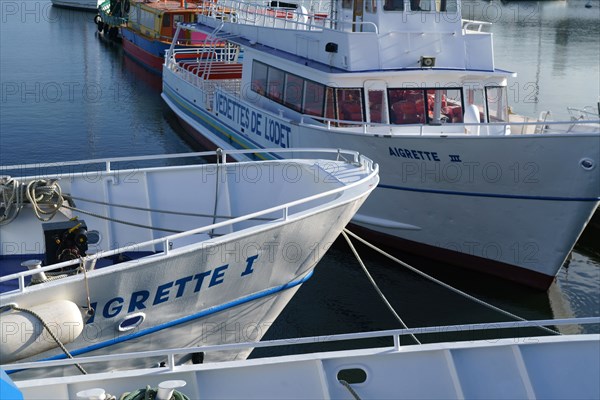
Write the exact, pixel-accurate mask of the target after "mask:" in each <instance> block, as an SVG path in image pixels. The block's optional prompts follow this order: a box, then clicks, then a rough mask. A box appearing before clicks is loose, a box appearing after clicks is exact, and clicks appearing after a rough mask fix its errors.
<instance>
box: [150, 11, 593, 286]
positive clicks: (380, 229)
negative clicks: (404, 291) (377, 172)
mask: <svg viewBox="0 0 600 400" xmlns="http://www.w3.org/2000/svg"><path fill="white" fill-rule="evenodd" d="M212 7H213V8H212V10H211V11H204V12H203V13H202V14H200V15H199V16H198V21H199V23H198V24H196V25H194V26H184V27H182V28H185V29H190V30H192V31H196V32H200V33H202V34H209V35H211V36H212V38H210V37H209V39H207V40H206V42H205V43H204V45H203V46H202V47H199V48H198V49H197V50H196V54H197V59H196V60H190V59H188V60H182V58H183V57H184V56H187V57H189V56H190V55H191V54H193V52H191V51H187V50H177V49H171V51H170V54H169V55H168V57H167V59H166V62H165V65H164V70H163V94H162V96H163V98H164V100H165V101H166V103H167V104H168V105H169V106H170V107H171V109H173V110H174V111H175V113H176V114H177V115H178V117H179V119H180V120H181V121H182V122H183V124H184V126H185V127H186V129H187V131H188V132H189V134H190V136H191V137H192V138H193V139H195V140H196V141H198V142H200V143H202V144H204V145H211V146H220V147H223V148H228V149H234V148H265V147H272V146H279V147H282V148H290V147H306V146H315V145H318V146H323V145H325V146H334V147H338V146H343V147H349V148H352V149H354V150H359V151H361V152H363V153H364V154H366V155H368V156H369V157H370V158H372V159H373V160H375V161H377V162H378V163H379V164H380V166H381V183H380V185H379V187H378V188H377V190H376V191H375V192H374V193H373V195H372V196H371V197H370V198H369V200H368V201H367V202H366V203H365V204H364V206H363V207H362V208H361V209H360V210H359V212H358V213H357V215H356V216H355V217H354V219H353V224H355V226H357V227H358V228H360V230H361V231H362V232H363V234H364V233H367V234H369V235H370V238H371V240H376V241H378V242H380V243H387V244H390V245H392V246H394V247H398V248H402V249H404V250H408V251H411V252H415V253H419V254H422V255H425V256H428V257H432V258H434V259H438V260H442V261H444V262H448V263H452V264H457V265H461V266H465V267H469V268H474V269H478V270H480V271H483V272H486V273H491V274H495V275H498V276H502V277H505V278H508V279H512V280H515V281H518V282H521V283H525V284H528V285H531V286H534V287H538V288H544V289H545V288H547V287H548V286H549V285H550V284H551V282H552V281H553V279H554V277H555V275H556V274H557V272H558V270H559V269H560V267H561V266H562V264H563V262H564V261H565V259H566V257H567V256H568V254H569V252H570V251H571V249H572V247H573V245H574V244H575V242H576V241H577V238H578V237H579V235H580V234H581V232H582V231H583V229H584V228H585V226H586V223H587V222H588V220H589V219H590V217H591V215H592V213H593V211H594V210H595V209H596V206H597V205H598V204H599V200H600V167H599V165H598V164H599V163H600V125H599V124H598V121H597V120H596V121H592V122H589V121H586V120H577V121H565V122H551V121H549V120H548V119H546V120H541V121H540V120H538V119H533V120H527V119H525V118H518V119H517V117H516V116H514V115H510V114H509V104H508V100H509V94H508V93H507V78H508V77H510V76H514V74H513V73H512V72H508V71H504V70H501V69H498V68H497V67H496V63H495V61H494V55H493V50H492V35H491V33H489V32H486V31H485V30H486V29H487V25H489V24H488V23H485V22H477V21H464V20H462V19H461V3H460V1H458V0H441V1H440V0H420V1H414V0H410V1H409V0H389V1H387V0H386V1H378V0H373V1H366V0H356V1H345V0H342V1H333V2H329V1H327V2H320V1H308V0H307V1H293V0H291V1H286V2H276V1H273V2H270V3H266V4H263V3H256V2H252V3H251V2H245V1H238V0H218V1H216V2H215V3H214V5H213V6H212Z"/></svg>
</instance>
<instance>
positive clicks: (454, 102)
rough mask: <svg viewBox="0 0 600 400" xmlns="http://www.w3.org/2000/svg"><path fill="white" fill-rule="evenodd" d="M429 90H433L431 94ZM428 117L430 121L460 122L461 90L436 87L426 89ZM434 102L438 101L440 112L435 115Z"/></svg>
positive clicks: (461, 120)
mask: <svg viewBox="0 0 600 400" xmlns="http://www.w3.org/2000/svg"><path fill="white" fill-rule="evenodd" d="M431 92H434V94H433V95H432V94H431ZM427 97H428V99H427V109H428V118H429V121H431V122H442V123H462V122H463V114H464V112H463V106H462V104H463V101H462V90H461V89H459V88H456V89H436V90H433V91H431V90H430V91H428V94H427ZM436 102H440V104H439V105H440V114H439V115H436Z"/></svg>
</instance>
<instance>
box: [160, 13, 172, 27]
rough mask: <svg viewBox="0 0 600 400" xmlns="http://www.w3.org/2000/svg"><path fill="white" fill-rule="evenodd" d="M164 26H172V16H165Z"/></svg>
mask: <svg viewBox="0 0 600 400" xmlns="http://www.w3.org/2000/svg"><path fill="white" fill-rule="evenodd" d="M162 26H163V28H168V27H170V26H171V14H168V13H164V14H163V20H162Z"/></svg>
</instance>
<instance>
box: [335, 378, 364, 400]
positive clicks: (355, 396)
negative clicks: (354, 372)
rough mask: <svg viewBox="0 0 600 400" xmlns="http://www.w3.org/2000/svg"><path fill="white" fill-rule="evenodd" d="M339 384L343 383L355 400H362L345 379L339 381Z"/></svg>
mask: <svg viewBox="0 0 600 400" xmlns="http://www.w3.org/2000/svg"><path fill="white" fill-rule="evenodd" d="M338 382H339V383H341V384H342V386H344V387H345V388H346V389H348V391H349V392H350V394H351V395H352V397H354V400H362V399H361V398H360V396H359V395H358V393H356V391H355V390H354V389H353V388H352V386H350V384H349V383H348V382H346V381H345V380H343V379H339V380H338Z"/></svg>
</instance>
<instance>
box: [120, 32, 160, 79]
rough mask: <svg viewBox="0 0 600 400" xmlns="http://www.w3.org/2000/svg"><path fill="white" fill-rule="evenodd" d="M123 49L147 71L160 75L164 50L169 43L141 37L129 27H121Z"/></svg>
mask: <svg viewBox="0 0 600 400" xmlns="http://www.w3.org/2000/svg"><path fill="white" fill-rule="evenodd" d="M121 36H122V40H123V42H122V43H123V51H125V53H126V54H127V55H128V56H129V57H131V58H132V59H134V60H135V61H137V62H138V63H139V64H141V65H142V66H143V67H145V68H146V69H148V70H149V71H151V72H153V73H155V74H157V75H161V74H162V64H163V61H164V54H165V51H166V50H167V49H168V48H169V46H170V44H169V43H165V42H161V41H158V40H151V39H148V38H145V37H143V36H142V35H140V34H138V33H137V32H135V31H133V30H132V29H130V28H127V27H122V28H121Z"/></svg>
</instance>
